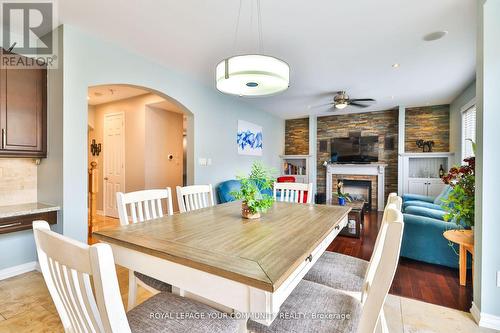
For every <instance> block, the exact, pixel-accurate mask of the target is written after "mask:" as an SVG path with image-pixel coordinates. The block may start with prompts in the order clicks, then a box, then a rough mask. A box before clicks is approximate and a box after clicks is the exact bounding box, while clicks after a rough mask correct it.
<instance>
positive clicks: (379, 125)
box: [317, 109, 398, 197]
mask: <svg viewBox="0 0 500 333" xmlns="http://www.w3.org/2000/svg"><path fill="white" fill-rule="evenodd" d="M349 132H361V135H362V136H375V135H378V137H379V161H380V162H382V163H387V168H386V169H385V170H386V171H385V196H386V197H387V195H388V194H389V193H390V192H395V191H397V189H398V110H396V109H394V110H387V111H379V112H367V113H356V114H346V115H333V116H326V117H318V139H317V140H318V141H317V157H318V158H317V175H318V178H317V188H318V192H322V193H326V168H325V167H324V166H323V162H324V161H326V160H330V140H331V139H332V138H342V137H348V136H349ZM322 140H327V141H328V144H327V151H326V152H321V151H320V141H322ZM389 141H392V145H389Z"/></svg>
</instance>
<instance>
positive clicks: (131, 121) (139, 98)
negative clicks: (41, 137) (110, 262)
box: [87, 84, 194, 235]
mask: <svg viewBox="0 0 500 333" xmlns="http://www.w3.org/2000/svg"><path fill="white" fill-rule="evenodd" d="M87 99H88V162H87V163H88V169H89V203H88V206H89V235H90V234H91V232H92V230H91V229H93V230H94V231H95V230H96V228H100V227H102V226H106V225H110V224H117V220H116V218H117V217H118V211H117V206H116V192H132V191H138V190H144V189H153V188H165V187H170V188H172V193H173V195H174V198H173V199H174V200H173V201H174V210H176V209H177V202H176V200H175V199H176V198H175V186H177V185H180V186H183V185H186V184H192V182H193V178H194V175H193V170H194V167H193V160H194V151H193V150H194V144H193V114H192V113H191V112H190V111H189V110H188V109H187V108H186V107H184V106H183V105H182V104H181V103H179V102H178V101H176V100H175V99H173V98H171V97H169V96H168V95H166V94H164V93H161V92H158V91H155V90H152V89H149V88H146V87H139V86H133V85H126V84H109V85H99V86H92V87H89V89H88V96H87Z"/></svg>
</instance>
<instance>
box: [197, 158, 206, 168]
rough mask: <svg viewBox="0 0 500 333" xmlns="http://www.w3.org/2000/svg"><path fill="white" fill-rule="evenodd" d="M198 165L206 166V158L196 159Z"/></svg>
mask: <svg viewBox="0 0 500 333" xmlns="http://www.w3.org/2000/svg"><path fill="white" fill-rule="evenodd" d="M198 164H199V165H202V166H206V165H207V159H206V158H204V157H200V158H199V159H198Z"/></svg>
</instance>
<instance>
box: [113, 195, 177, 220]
mask: <svg viewBox="0 0 500 333" xmlns="http://www.w3.org/2000/svg"><path fill="white" fill-rule="evenodd" d="M162 200H165V201H166V203H167V206H166V213H167V214H168V215H172V214H173V213H174V212H173V207H172V191H171V190H170V187H167V188H166V189H157V190H143V191H136V192H130V193H122V192H117V193H116V202H117V204H118V215H119V217H120V224H121V225H127V224H129V223H139V222H144V221H148V220H151V219H156V218H160V217H163V215H164V211H163V206H162V203H161V201H162Z"/></svg>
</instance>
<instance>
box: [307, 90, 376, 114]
mask: <svg viewBox="0 0 500 333" xmlns="http://www.w3.org/2000/svg"><path fill="white" fill-rule="evenodd" d="M360 102H361V103H360ZM362 102H375V100H374V99H373V98H349V95H347V93H346V92H345V91H338V92H337V93H336V94H335V96H334V97H333V102H330V103H327V104H322V105H315V106H314V108H317V107H321V106H327V105H331V106H332V107H333V108H335V109H339V110H342V109H344V108H345V107H347V106H348V105H352V106H356V107H358V108H366V107H368V106H370V105H368V104H364V103H362Z"/></svg>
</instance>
